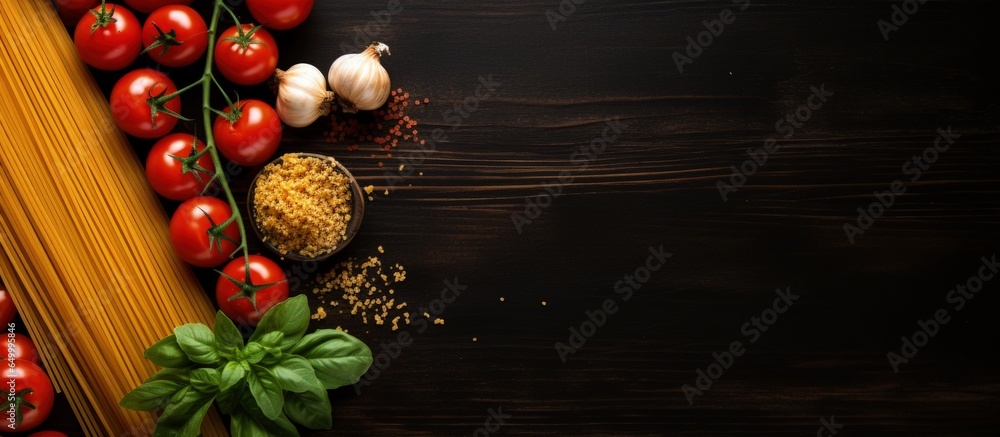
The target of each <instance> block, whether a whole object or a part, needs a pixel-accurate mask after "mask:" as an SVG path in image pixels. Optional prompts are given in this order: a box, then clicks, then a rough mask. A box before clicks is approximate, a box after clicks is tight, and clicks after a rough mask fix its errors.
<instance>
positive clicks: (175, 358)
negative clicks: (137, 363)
mask: <svg viewBox="0 0 1000 437" xmlns="http://www.w3.org/2000/svg"><path fill="white" fill-rule="evenodd" d="M142 355H143V356H144V357H146V359H148V360H149V361H152V362H153V364H156V365H157V366H160V367H187V366H190V365H191V360H190V359H188V356H187V354H186V353H184V350H183V349H181V346H180V345H179V344H177V336H175V335H168V336H166V337H163V340H160V341H158V342H156V344H154V345H152V346H150V347H149V349H146V352H144V353H143V354H142Z"/></svg>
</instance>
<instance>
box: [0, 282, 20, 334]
mask: <svg viewBox="0 0 1000 437" xmlns="http://www.w3.org/2000/svg"><path fill="white" fill-rule="evenodd" d="M14 317H17V308H16V307H14V300H13V299H11V298H10V293H8V292H7V288H6V287H4V286H3V284H0V326H2V327H3V328H4V329H6V328H7V325H8V324H9V323H10V322H13V321H14Z"/></svg>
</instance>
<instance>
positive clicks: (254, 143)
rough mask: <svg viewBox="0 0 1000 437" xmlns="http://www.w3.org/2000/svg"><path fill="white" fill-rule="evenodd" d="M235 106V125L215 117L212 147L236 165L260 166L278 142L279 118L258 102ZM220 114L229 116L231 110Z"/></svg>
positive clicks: (272, 110) (279, 141) (244, 102)
mask: <svg viewBox="0 0 1000 437" xmlns="http://www.w3.org/2000/svg"><path fill="white" fill-rule="evenodd" d="M236 105H237V107H238V108H239V109H238V112H239V119H237V120H236V122H235V123H230V122H229V120H228V119H227V118H226V117H223V116H221V115H220V116H217V117H216V118H215V124H214V125H213V126H212V133H213V134H214V135H215V144H216V145H217V146H219V151H220V152H222V155H223V156H225V157H226V159H228V160H230V161H233V162H235V163H237V164H239V165H260V164H263V163H265V162H267V160H268V159H270V158H271V156H274V152H276V151H277V150H278V144H280V143H281V119H279V118H278V113H277V112H275V111H274V108H272V107H271V105H268V104H267V103H264V102H262V101H260V100H253V99H249V100H241V101H239V102H237V103H236ZM223 112H225V113H226V114H231V113H232V108H226V109H225V110H224V111H223Z"/></svg>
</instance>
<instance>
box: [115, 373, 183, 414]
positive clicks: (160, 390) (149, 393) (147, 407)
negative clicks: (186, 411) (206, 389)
mask: <svg viewBox="0 0 1000 437" xmlns="http://www.w3.org/2000/svg"><path fill="white" fill-rule="evenodd" d="M184 387H187V384H184V383H182V382H178V381H170V380H166V379H161V380H156V381H149V382H146V383H143V384H142V385H140V386H138V387H136V388H134V389H132V391H130V392H128V394H127V395H125V397H123V398H122V400H121V402H119V403H118V405H121V406H122V407H124V408H128V409H129V410H136V411H152V410H155V409H157V408H163V407H164V406H166V405H167V404H168V403H169V402H170V399H171V398H172V397H173V396H174V395H175V394H177V392H178V391H180V390H181V389H182V388H184Z"/></svg>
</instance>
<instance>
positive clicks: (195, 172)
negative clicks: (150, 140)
mask: <svg viewBox="0 0 1000 437" xmlns="http://www.w3.org/2000/svg"><path fill="white" fill-rule="evenodd" d="M203 150H205V145H204V144H202V142H201V141H198V139H197V138H195V137H194V135H191V134H186V133H175V134H170V135H167V136H165V137H163V138H161V139H160V140H159V141H157V142H156V144H154V145H153V148H152V149H150V150H149V156H147V157H146V178H147V179H149V185H151V186H152V187H153V190H155V191H156V192H157V193H158V194H159V195H161V196H163V197H166V198H167V199H170V200H178V201H180V200H187V199H190V198H192V197H195V196H198V195H200V194H201V193H202V192H203V191H204V190H205V184H207V183H208V182H209V181H210V180H211V179H212V174H213V173H215V164H213V163H212V156H211V155H209V154H208V153H205V154H203V155H201V156H200V157H198V159H197V160H195V161H194V162H191V163H185V162H184V161H183V160H184V159H186V158H192V157H194V155H195V154H197V153H199V152H201V151H203Z"/></svg>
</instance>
